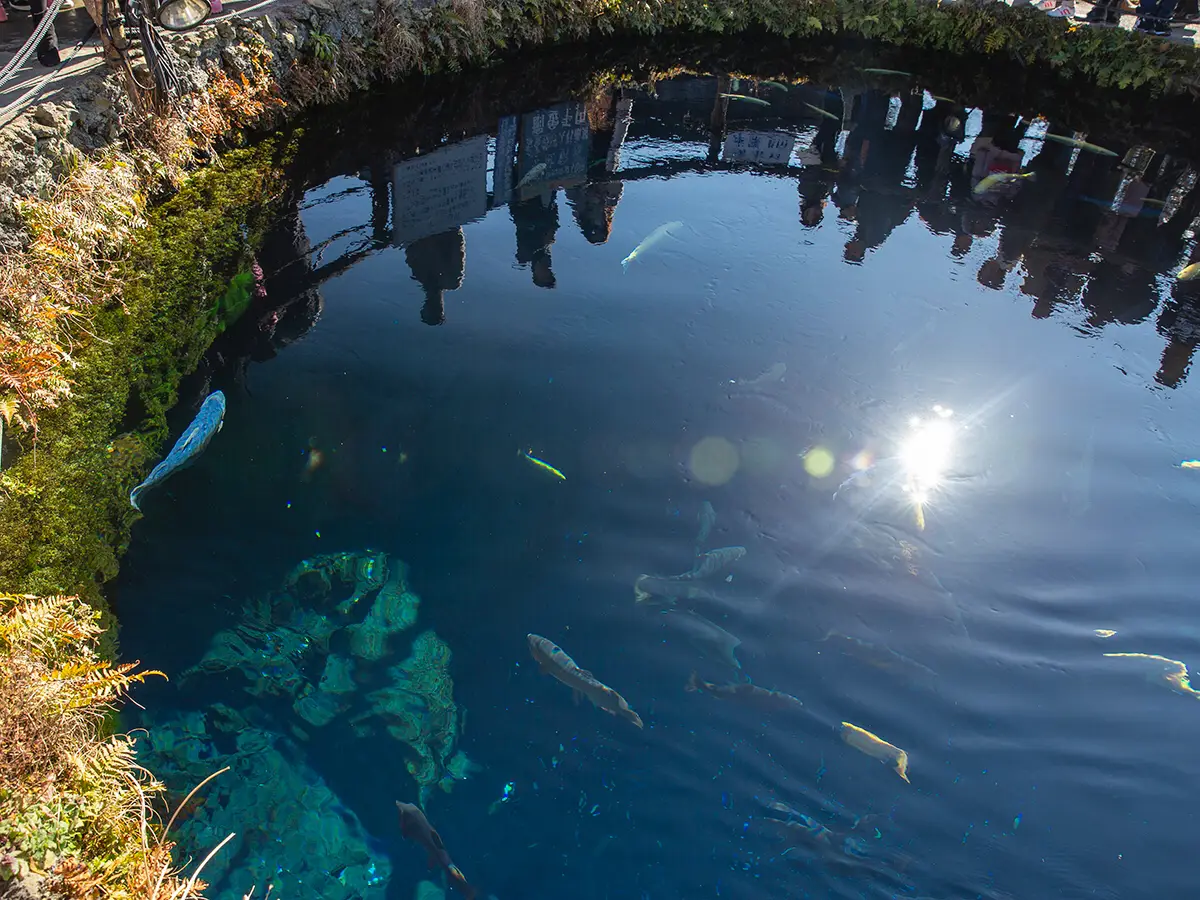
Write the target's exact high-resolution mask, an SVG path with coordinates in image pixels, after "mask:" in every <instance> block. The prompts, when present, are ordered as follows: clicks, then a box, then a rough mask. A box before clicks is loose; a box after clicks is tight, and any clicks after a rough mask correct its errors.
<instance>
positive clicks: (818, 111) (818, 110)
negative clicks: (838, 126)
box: [804, 103, 842, 122]
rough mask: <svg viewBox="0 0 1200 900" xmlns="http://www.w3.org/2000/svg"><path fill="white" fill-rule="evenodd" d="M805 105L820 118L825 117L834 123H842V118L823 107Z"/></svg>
mask: <svg viewBox="0 0 1200 900" xmlns="http://www.w3.org/2000/svg"><path fill="white" fill-rule="evenodd" d="M804 105H805V106H807V107H808V108H809V109H811V110H812V111H813V112H815V113H816V114H817V115H819V116H824V117H825V118H827V119H833V121H835V122H840V121H842V117H841V116H839V115H835V114H834V113H831V112H830V111H829V110H827V109H822V108H821V107H819V106H815V105H813V104H812V103H805V104H804Z"/></svg>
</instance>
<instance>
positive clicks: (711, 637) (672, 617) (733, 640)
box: [662, 609, 742, 672]
mask: <svg viewBox="0 0 1200 900" xmlns="http://www.w3.org/2000/svg"><path fill="white" fill-rule="evenodd" d="M662 616H663V618H664V619H665V620H666V623H667V625H668V626H669V627H671V628H673V629H675V630H676V631H677V632H679V634H680V635H682V636H683V638H684V640H686V641H687V642H688V643H689V644H691V645H692V646H693V647H695V648H696V650H698V651H699V652H700V653H701V654H702V655H704V656H707V657H709V658H710V659H714V660H716V661H718V662H722V663H724V664H725V665H727V666H729V667H730V668H731V669H734V670H736V671H738V672H741V670H742V664H741V662H740V661H739V660H738V658H737V655H736V653H737V648H738V647H740V646H741V643H742V639H741V638H739V637H737V636H736V635H732V634H730V633H729V632H728V631H726V630H725V629H724V628H722V627H721V626H720V625H718V624H717V623H716V622H710V621H709V620H708V619H706V618H704V616H702V615H700V614H699V613H697V612H692V611H691V610H690V609H684V610H677V609H666V610H663V612H662Z"/></svg>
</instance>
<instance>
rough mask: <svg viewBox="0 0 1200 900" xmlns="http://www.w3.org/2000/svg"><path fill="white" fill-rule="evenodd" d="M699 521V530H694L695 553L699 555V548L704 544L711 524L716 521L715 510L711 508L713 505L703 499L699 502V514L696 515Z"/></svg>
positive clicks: (711, 528)
mask: <svg viewBox="0 0 1200 900" xmlns="http://www.w3.org/2000/svg"><path fill="white" fill-rule="evenodd" d="M696 518H697V519H698V520H699V522H700V530H699V531H697V532H696V555H697V556H699V555H700V548H701V547H703V546H704V542H705V541H707V540H708V536H709V534H710V533H711V532H712V530H713V525H715V524H716V523H717V511H716V510H715V509H713V505H712V504H711V503H709V502H708V501H707V500H705V501H704V502H703V503H701V504H700V514H699V515H698V516H697V517H696Z"/></svg>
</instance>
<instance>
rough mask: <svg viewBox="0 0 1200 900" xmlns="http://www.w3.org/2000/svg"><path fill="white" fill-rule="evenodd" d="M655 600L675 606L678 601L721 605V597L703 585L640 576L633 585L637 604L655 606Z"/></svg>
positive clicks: (654, 576)
mask: <svg viewBox="0 0 1200 900" xmlns="http://www.w3.org/2000/svg"><path fill="white" fill-rule="evenodd" d="M655 598H657V599H658V600H662V601H665V605H667V606H674V605H675V603H676V601H678V600H707V601H709V602H710V603H719V602H720V599H721V598H720V597H718V596H717V595H716V594H714V593H713V592H712V591H710V590H709V589H708V588H706V587H704V586H703V585H700V584H696V583H694V582H691V581H680V580H678V579H677V578H675V577H663V576H661V575H639V576H638V577H637V580H636V581H634V583H633V600H634V602H635V603H648V604H653V602H654V600H655Z"/></svg>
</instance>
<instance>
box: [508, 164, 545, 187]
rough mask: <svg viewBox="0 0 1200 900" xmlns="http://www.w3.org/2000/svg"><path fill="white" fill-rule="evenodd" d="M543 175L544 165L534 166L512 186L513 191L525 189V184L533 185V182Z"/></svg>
mask: <svg viewBox="0 0 1200 900" xmlns="http://www.w3.org/2000/svg"><path fill="white" fill-rule="evenodd" d="M545 173H546V164H545V163H538V164H537V165H536V166H534V167H533V168H532V169H530V170H529V171H528V172H526V173H525V176H524V177H523V178H522V179H521V180H520V181H518V182H517V183H516V184H515V185H514V186H513V190H514V191H517V190H520V189H521V188H523V187H525V185H527V184H533V183H534V182H535V181H537V180H538V179H539V178H541V177H542V176H543V175H544V174H545Z"/></svg>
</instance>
